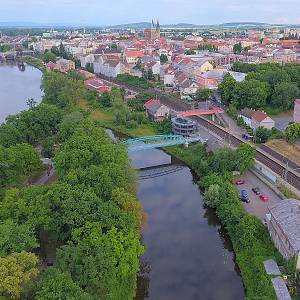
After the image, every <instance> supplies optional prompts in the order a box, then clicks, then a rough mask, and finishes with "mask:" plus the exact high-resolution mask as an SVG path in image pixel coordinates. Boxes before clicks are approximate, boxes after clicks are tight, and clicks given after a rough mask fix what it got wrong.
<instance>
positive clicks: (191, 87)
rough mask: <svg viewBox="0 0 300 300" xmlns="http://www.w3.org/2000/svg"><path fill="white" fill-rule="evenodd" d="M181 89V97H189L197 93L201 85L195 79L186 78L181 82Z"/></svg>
mask: <svg viewBox="0 0 300 300" xmlns="http://www.w3.org/2000/svg"><path fill="white" fill-rule="evenodd" d="M179 89H180V96H181V99H188V98H189V97H190V96H194V95H196V93H197V90H198V89H199V85H198V83H197V82H196V80H194V79H186V80H184V81H183V82H182V83H181V85H180V87H179Z"/></svg>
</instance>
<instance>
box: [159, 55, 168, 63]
mask: <svg viewBox="0 0 300 300" xmlns="http://www.w3.org/2000/svg"><path fill="white" fill-rule="evenodd" d="M159 59H160V62H161V63H162V64H164V63H166V62H167V61H168V56H167V55H166V54H161V55H160V57H159Z"/></svg>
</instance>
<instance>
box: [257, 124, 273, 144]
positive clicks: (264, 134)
mask: <svg viewBox="0 0 300 300" xmlns="http://www.w3.org/2000/svg"><path fill="white" fill-rule="evenodd" d="M270 135H271V132H270V130H268V129H267V128H264V127H258V128H257V129H256V131H255V139H256V142H258V143H265V142H267V141H268V139H269V138H270Z"/></svg>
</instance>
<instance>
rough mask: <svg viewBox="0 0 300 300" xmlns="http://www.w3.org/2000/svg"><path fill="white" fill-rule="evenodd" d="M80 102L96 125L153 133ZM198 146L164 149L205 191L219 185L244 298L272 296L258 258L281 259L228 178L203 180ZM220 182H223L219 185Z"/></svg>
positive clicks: (221, 210)
mask: <svg viewBox="0 0 300 300" xmlns="http://www.w3.org/2000/svg"><path fill="white" fill-rule="evenodd" d="M79 105H80V103H79ZM84 105H85V106H82V104H81V107H80V108H81V109H83V110H84V111H86V112H89V113H90V115H91V117H92V118H93V119H94V120H97V122H98V125H101V126H105V127H110V128H111V129H113V130H116V131H119V132H122V133H124V134H126V135H131V136H139V135H149V134H155V133H156V132H157V131H156V130H155V128H153V129H151V130H149V128H148V129H147V130H148V132H147V133H146V131H145V128H143V127H142V125H138V126H137V127H136V128H127V127H125V126H124V125H123V126H116V125H115V124H114V123H113V116H112V114H110V113H108V112H107V111H105V110H101V109H94V108H93V107H91V106H90V105H88V103H87V102H85V103H84ZM104 124H105V125H104ZM147 125H148V124H147ZM141 128H143V129H141ZM202 148H203V146H191V147H190V148H188V149H185V148H182V147H175V148H170V149H168V151H170V153H172V154H174V155H175V156H177V157H178V158H180V159H181V160H183V161H185V162H186V163H187V164H188V165H189V166H191V168H192V169H193V170H194V171H196V172H197V174H198V176H200V178H201V179H200V185H201V187H202V188H204V190H205V191H209V190H210V189H211V186H213V185H215V184H216V183H218V184H219V188H220V189H221V188H222V193H220V190H219V192H218V193H217V196H216V197H215V198H216V199H215V200H216V203H217V205H216V206H215V207H214V208H215V209H216V212H217V215H218V217H219V219H220V220H221V222H222V224H223V226H224V227H225V228H226V230H227V232H228V234H229V236H230V237H231V240H232V243H233V247H234V250H235V253H236V258H237V263H238V265H239V268H240V270H241V273H242V277H243V281H244V284H245V289H246V294H247V298H248V299H257V297H258V295H259V297H260V298H261V299H275V294H274V289H273V287H272V286H271V282H270V278H268V277H267V275H266V274H265V271H264V269H263V264H262V261H263V260H264V259H267V258H274V259H276V260H277V262H279V263H280V262H281V260H282V259H281V257H280V256H279V255H278V253H277V251H276V249H275V248H274V247H273V245H272V243H271V241H270V238H269V236H268V233H267V231H266V229H265V227H263V225H262V224H261V222H259V221H258V220H257V219H256V218H254V217H251V216H249V215H248V214H247V213H246V212H245V211H244V209H243V207H242V206H241V202H240V200H239V196H238V194H237V192H236V191H235V188H234V187H233V186H232V184H231V183H230V182H229V180H228V177H226V176H225V175H224V176H221V175H220V176H218V175H216V174H215V175H214V177H213V178H208V177H207V178H206V181H205V180H203V173H201V172H199V165H200V164H203V162H204V163H205V162H206V161H207V159H208V157H207V156H205V155H204V152H203V149H202ZM204 175H207V174H204ZM209 179H210V181H209ZM212 179H213V180H212ZM223 183H226V184H225V185H223Z"/></svg>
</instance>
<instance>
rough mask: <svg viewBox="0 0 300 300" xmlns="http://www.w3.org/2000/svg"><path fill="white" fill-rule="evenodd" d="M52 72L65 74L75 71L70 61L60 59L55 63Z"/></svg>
mask: <svg viewBox="0 0 300 300" xmlns="http://www.w3.org/2000/svg"><path fill="white" fill-rule="evenodd" d="M54 70H58V71H60V72H63V73H67V72H69V71H71V70H75V63H74V61H72V60H69V59H64V58H60V59H59V60H57V61H56V63H55V67H54Z"/></svg>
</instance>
